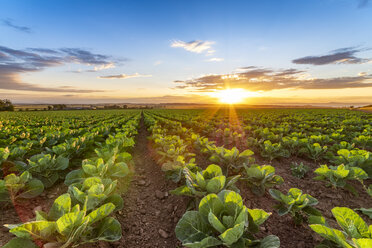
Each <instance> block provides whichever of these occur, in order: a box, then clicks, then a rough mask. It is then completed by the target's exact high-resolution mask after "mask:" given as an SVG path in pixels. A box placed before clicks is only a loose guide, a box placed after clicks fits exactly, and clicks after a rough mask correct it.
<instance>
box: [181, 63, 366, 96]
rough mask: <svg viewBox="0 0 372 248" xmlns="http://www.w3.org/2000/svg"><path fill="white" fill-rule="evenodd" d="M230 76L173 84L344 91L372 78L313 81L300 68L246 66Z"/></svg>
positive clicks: (189, 87) (194, 87) (190, 87)
mask: <svg viewBox="0 0 372 248" xmlns="http://www.w3.org/2000/svg"><path fill="white" fill-rule="evenodd" d="M247 68H248V69H245V70H242V68H240V70H238V71H241V72H237V73H231V74H215V75H205V76H201V77H199V78H193V79H189V80H184V81H182V80H177V81H174V82H175V83H177V84H178V86H176V88H179V89H187V90H190V91H199V92H203V91H204V92H209V91H214V90H219V89H225V88H228V87H231V88H244V89H247V90H250V91H271V90H277V89H290V88H292V89H344V88H364V87H372V75H359V76H356V77H334V78H311V77H309V76H308V73H307V72H306V71H301V70H297V69H285V70H273V69H268V68H256V67H251V66H250V67H247Z"/></svg>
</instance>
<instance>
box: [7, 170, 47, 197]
mask: <svg viewBox="0 0 372 248" xmlns="http://www.w3.org/2000/svg"><path fill="white" fill-rule="evenodd" d="M43 191H44V185H43V183H42V182H41V181H40V180H38V179H36V178H32V175H31V174H30V173H29V172H28V171H25V172H23V173H22V174H21V175H20V176H17V175H15V174H14V173H12V174H9V175H7V176H6V177H5V178H4V180H0V201H8V200H9V199H11V200H12V201H14V200H15V199H17V198H34V197H36V196H38V195H40V194H41V193H42V192H43Z"/></svg>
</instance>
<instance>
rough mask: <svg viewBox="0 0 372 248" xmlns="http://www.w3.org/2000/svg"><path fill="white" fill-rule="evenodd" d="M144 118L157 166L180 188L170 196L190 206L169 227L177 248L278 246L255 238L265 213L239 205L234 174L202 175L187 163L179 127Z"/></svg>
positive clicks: (274, 240) (211, 171) (214, 168)
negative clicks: (179, 244)
mask: <svg viewBox="0 0 372 248" xmlns="http://www.w3.org/2000/svg"><path fill="white" fill-rule="evenodd" d="M145 118H146V123H147V124H148V125H151V126H150V127H149V128H150V130H151V132H152V137H151V138H152V141H153V142H154V148H155V150H156V151H157V153H158V155H159V156H160V158H159V159H158V162H159V163H160V164H161V165H162V169H163V171H165V173H166V175H167V177H168V178H169V179H172V180H173V181H176V182H178V183H179V184H180V185H181V186H180V187H178V188H176V189H174V190H172V191H171V193H172V194H176V195H184V196H188V197H191V198H192V202H193V204H192V205H193V206H194V207H192V209H190V210H188V211H186V212H185V213H184V215H183V216H182V218H181V219H180V220H179V222H178V223H177V225H176V228H175V234H176V237H177V238H178V239H179V240H180V241H181V242H182V245H183V246H185V247H216V246H220V245H223V246H225V247H272V248H275V247H279V246H280V241H279V238H278V237H276V236H274V235H269V236H266V237H265V238H263V239H261V240H260V239H258V238H257V236H256V234H257V233H258V232H259V230H260V229H259V226H260V225H261V224H263V223H264V222H265V221H266V220H267V218H268V217H269V216H270V215H271V213H267V212H265V211H264V210H262V209H249V208H247V207H246V206H244V204H243V199H242V197H241V195H240V194H239V189H238V188H237V187H236V186H235V183H236V181H237V180H238V179H239V177H240V176H239V175H238V176H233V177H226V176H225V174H224V173H223V172H222V169H221V167H220V166H218V165H215V164H211V165H209V166H208V167H207V168H206V169H205V170H202V169H201V168H200V167H198V166H197V165H196V164H195V160H194V158H191V157H193V156H194V155H195V154H193V153H191V152H190V151H189V150H191V149H192V143H191V142H190V141H185V140H184V139H182V138H181V137H180V136H177V135H175V133H178V132H180V131H181V132H182V130H183V128H182V127H181V126H180V125H179V124H177V123H174V122H172V121H170V120H167V121H166V122H162V121H161V119H160V118H156V119H155V118H154V117H153V116H151V115H149V114H147V115H145ZM159 123H161V124H159ZM165 124H166V125H165ZM183 131H185V130H183ZM184 133H185V132H182V134H184ZM185 161H187V162H185ZM170 165H173V166H170Z"/></svg>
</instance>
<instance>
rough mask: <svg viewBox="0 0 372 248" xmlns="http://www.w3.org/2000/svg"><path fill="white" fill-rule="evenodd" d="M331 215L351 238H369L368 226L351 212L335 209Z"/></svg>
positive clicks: (342, 208)
mask: <svg viewBox="0 0 372 248" xmlns="http://www.w3.org/2000/svg"><path fill="white" fill-rule="evenodd" d="M332 214H333V216H334V217H335V218H336V220H337V223H338V224H339V225H340V226H341V227H342V229H344V231H345V232H346V233H347V234H348V235H349V236H350V237H352V238H367V237H369V232H368V226H367V224H366V223H365V222H364V220H363V219H362V218H361V217H360V216H359V215H358V214H357V213H355V212H354V211H353V210H351V209H350V208H345V207H335V208H333V209H332Z"/></svg>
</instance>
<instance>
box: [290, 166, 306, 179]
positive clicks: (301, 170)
mask: <svg viewBox="0 0 372 248" xmlns="http://www.w3.org/2000/svg"><path fill="white" fill-rule="evenodd" d="M309 170H310V168H309V166H307V165H305V164H304V163H302V162H301V163H299V164H298V163H296V162H295V163H292V164H291V173H292V176H294V177H297V178H303V177H304V176H305V175H306V173H307V172H308V171H309Z"/></svg>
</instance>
